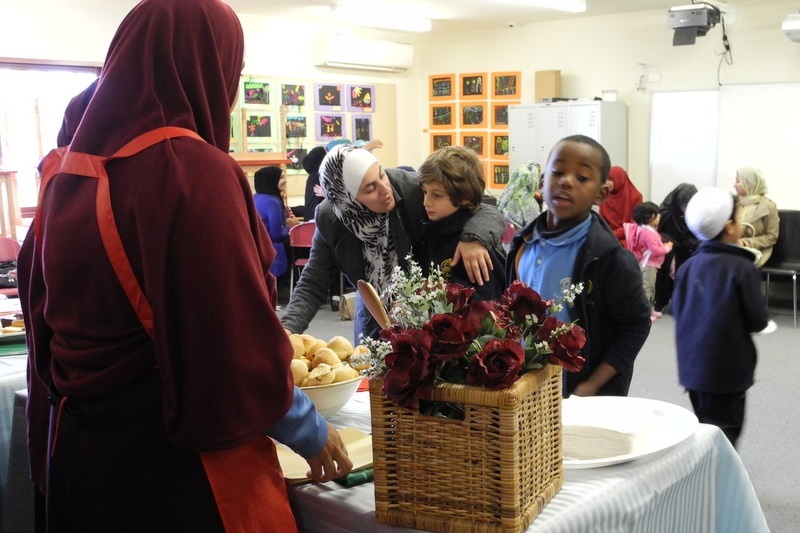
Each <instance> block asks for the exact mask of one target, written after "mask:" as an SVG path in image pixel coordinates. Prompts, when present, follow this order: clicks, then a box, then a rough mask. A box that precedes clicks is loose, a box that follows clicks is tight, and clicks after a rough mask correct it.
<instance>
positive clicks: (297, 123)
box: [285, 115, 308, 139]
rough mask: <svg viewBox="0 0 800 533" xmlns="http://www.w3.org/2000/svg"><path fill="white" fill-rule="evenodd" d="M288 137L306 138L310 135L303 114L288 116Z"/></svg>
mask: <svg viewBox="0 0 800 533" xmlns="http://www.w3.org/2000/svg"><path fill="white" fill-rule="evenodd" d="M285 129H286V132H285V133H286V138H287V139H304V138H305V137H307V136H308V123H307V121H306V117H305V116H303V115H287V116H286V128H285Z"/></svg>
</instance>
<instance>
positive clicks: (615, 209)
mask: <svg viewBox="0 0 800 533" xmlns="http://www.w3.org/2000/svg"><path fill="white" fill-rule="evenodd" d="M608 179H609V180H611V181H613V182H614V188H613V189H611V192H610V193H609V194H608V198H606V201H605V202H603V203H602V204H600V215H602V217H603V218H604V219H605V220H606V222H608V225H609V226H611V231H613V232H614V235H616V236H617V239H619V240H620V242H621V243H622V245H623V246H625V230H624V229H623V227H622V225H623V224H624V223H625V222H633V208H634V207H636V206H637V205H639V204H640V203H642V193H640V192H639V189H637V188H636V186H635V185H634V184H633V182H632V181H631V180H630V178H629V177H628V173H627V172H625V169H624V168H622V167H611V171H610V172H609V174H608Z"/></svg>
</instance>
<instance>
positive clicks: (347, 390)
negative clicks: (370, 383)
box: [301, 376, 364, 419]
mask: <svg viewBox="0 0 800 533" xmlns="http://www.w3.org/2000/svg"><path fill="white" fill-rule="evenodd" d="M362 379H364V378H363V376H359V377H357V378H353V379H349V380H347V381H340V382H339V383H331V384H330V385H317V386H315V387H302V388H301V390H302V391H303V392H305V393H306V394H307V395H308V397H309V398H311V401H312V402H314V405H315V406H316V408H317V411H319V414H321V415H322V416H323V418H326V419H327V418H330V417H332V416H333V415H335V414H336V413H337V412H338V411H339V409H341V408H342V406H344V404H346V403H347V402H349V401H350V398H352V397H353V394H355V393H356V390H358V386H359V385H360V384H361V380H362Z"/></svg>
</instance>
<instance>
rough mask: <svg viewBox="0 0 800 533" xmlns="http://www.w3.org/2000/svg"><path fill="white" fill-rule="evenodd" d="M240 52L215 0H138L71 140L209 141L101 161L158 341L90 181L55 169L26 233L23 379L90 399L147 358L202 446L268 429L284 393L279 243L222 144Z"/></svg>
mask: <svg viewBox="0 0 800 533" xmlns="http://www.w3.org/2000/svg"><path fill="white" fill-rule="evenodd" d="M243 48H244V38H243V34H242V29H241V25H240V24H239V21H238V19H237V17H236V15H235V14H234V13H233V11H232V10H231V9H230V8H229V7H228V6H227V5H226V4H224V3H222V2H221V1H218V0H144V1H142V2H141V3H139V4H138V5H137V6H136V7H135V8H134V9H133V10H132V11H131V12H130V13H129V14H128V16H127V17H126V18H125V20H124V21H123V22H122V24H121V25H120V27H119V29H118V31H117V33H116V35H115V37H114V39H113V41H112V43H111V46H110V49H109V52H108V56H107V59H106V63H105V65H104V66H103V69H102V72H101V75H100V78H99V80H98V84H97V87H96V90H95V94H94V96H93V97H92V99H91V101H90V102H89V105H88V107H87V109H86V112H85V114H84V116H83V119H82V120H81V121H80V125H79V126H78V128H77V131H76V132H75V136H74V139H73V141H72V144H71V148H70V151H73V152H82V153H88V154H94V155H100V156H107V155H111V154H113V153H114V152H116V150H118V149H119V148H120V147H122V146H123V145H125V144H126V143H127V142H128V141H130V140H131V139H133V138H135V137H137V136H139V135H141V134H144V133H146V132H149V131H151V130H153V129H156V128H159V127H162V126H178V127H183V128H186V129H189V130H192V131H195V132H197V133H198V134H199V135H200V136H201V137H202V138H203V139H204V140H205V141H206V142H202V141H199V140H196V139H191V138H186V137H183V138H177V139H171V140H168V141H163V142H160V143H158V144H156V145H154V146H153V147H151V148H148V149H146V150H144V151H142V152H140V153H138V154H136V155H133V156H131V157H127V158H124V159H119V160H114V161H111V162H109V163H108V164H106V167H105V168H106V170H107V172H108V175H109V184H110V196H111V203H112V207H113V212H114V217H115V220H116V225H117V227H118V229H119V234H120V237H121V240H122V244H123V245H124V248H125V251H126V253H127V256H128V258H129V259H130V264H131V267H132V269H133V272H134V274H135V276H136V278H137V280H138V282H139V285H140V286H141V287H142V290H143V292H144V294H145V296H146V298H147V300H148V301H149V303H150V305H151V307H152V310H153V318H154V324H155V327H154V334H153V337H152V338H151V337H150V336H149V335H148V334H147V333H146V332H145V331H144V329H143V328H142V326H141V323H140V322H139V320H138V318H137V316H136V314H135V312H134V311H133V308H132V307H131V305H130V302H129V301H128V299H127V297H126V295H125V292H124V291H123V289H122V287H121V285H120V282H119V279H118V278H117V276H116V275H115V273H114V271H113V269H112V268H111V265H110V263H109V260H108V255H107V254H106V252H105V249H104V248H103V244H102V242H101V239H100V235H99V230H98V220H97V216H96V213H95V204H96V195H97V180H95V179H92V178H86V177H82V176H76V175H72V174H66V173H61V174H57V175H56V176H55V177H54V178H53V180H52V185H51V186H50V187H49V188H48V190H47V193H46V195H45V198H44V201H43V202H42V216H41V223H42V232H43V233H42V235H43V238H42V243H41V257H39V256H38V255H37V254H36V253H34V252H35V250H34V245H33V235H32V234H31V233H29V235H28V237H27V238H26V240H25V243H24V245H23V250H22V252H21V253H20V265H19V271H20V274H21V281H20V296H21V298H22V300H23V301H22V305H23V309H24V312H25V317H26V321H27V322H28V325H29V332H30V333H29V350H30V354H31V356H30V359H31V378H30V379H31V380H39V382H40V383H44V384H51V386H52V387H53V388H54V389H56V390H57V392H58V393H59V394H63V395H66V396H73V397H75V396H79V397H90V398H91V397H95V396H103V395H106V394H109V393H113V392H115V391H116V390H119V389H120V388H122V387H125V386H127V385H128V384H130V383H131V382H133V381H135V380H137V379H139V377H140V376H141V375H142V374H143V373H145V372H147V371H149V370H150V369H152V368H153V367H154V366H157V367H158V369H159V373H160V375H161V377H162V382H163V384H164V412H165V427H166V430H167V434H168V436H169V438H170V439H171V440H172V441H173V442H174V443H175V444H176V445H177V446H179V447H182V448H185V449H191V450H197V451H208V450H220V449H226V448H231V447H234V446H237V445H239V444H241V443H243V442H246V441H248V440H249V439H251V438H253V437H255V436H257V435H263V434H264V432H265V431H266V430H267V428H269V427H270V426H271V425H272V424H273V423H275V422H276V421H278V420H280V419H281V418H282V417H283V415H284V413H285V412H286V410H287V409H288V408H289V406H290V405H291V401H292V395H293V384H292V380H291V374H290V372H289V370H288V367H289V363H290V361H291V358H292V349H291V345H290V344H289V341H288V338H287V337H286V334H285V332H284V330H283V328H282V326H281V325H280V321H279V319H278V317H277V315H276V313H275V285H274V278H273V277H272V276H271V275H270V274H269V267H270V265H271V263H272V260H273V259H274V256H275V251H274V249H273V248H272V245H271V243H270V240H269V236H268V235H267V234H266V231H265V229H264V226H263V224H262V222H261V220H260V218H259V217H258V214H257V213H256V212H255V209H254V206H253V200H252V194H251V192H250V186H249V184H248V182H247V178H246V177H245V175H244V173H243V172H242V170H241V168H240V167H239V166H238V165H237V164H236V162H235V161H233V160H232V159H231V158H230V157H229V155H228V145H229V139H230V109H231V107H232V104H233V103H234V101H235V97H236V92H237V88H238V84H239V77H240V72H241V67H242V63H243ZM30 408H31V407H30V406H29V411H30ZM32 419H33V418H32V416H31V413H30V412H29V420H32ZM31 435H33V433H31ZM32 449H33V448H32ZM32 460H33V461H34V462H35V461H36V460H35V459H34V458H32Z"/></svg>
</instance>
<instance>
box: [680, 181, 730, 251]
mask: <svg viewBox="0 0 800 533" xmlns="http://www.w3.org/2000/svg"><path fill="white" fill-rule="evenodd" d="M732 214H733V195H732V194H731V193H730V192H728V191H727V190H725V189H720V188H717V187H705V188H703V189H700V190H699V191H697V194H695V195H694V196H692V199H691V200H689V204H688V205H687V206H686V211H685V213H684V217H685V218H686V225H687V226H688V227H689V229H690V230H691V232H692V233H694V234H695V236H696V237H697V238H698V239H700V240H701V241H709V240H711V239H713V238H714V237H716V236H717V235H719V234H720V233H721V232H722V229H723V228H724V227H725V223H726V222H727V221H728V220H730V219H731V215H732Z"/></svg>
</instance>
